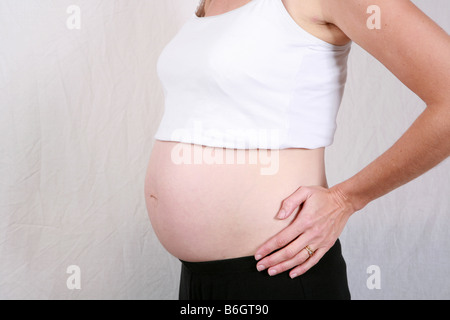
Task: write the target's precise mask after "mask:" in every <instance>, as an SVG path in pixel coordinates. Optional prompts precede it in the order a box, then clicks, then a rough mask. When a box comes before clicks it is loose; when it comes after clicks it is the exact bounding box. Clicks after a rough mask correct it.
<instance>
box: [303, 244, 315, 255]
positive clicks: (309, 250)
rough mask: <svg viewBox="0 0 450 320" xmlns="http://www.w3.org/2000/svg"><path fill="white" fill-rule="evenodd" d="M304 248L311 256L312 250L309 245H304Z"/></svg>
mask: <svg viewBox="0 0 450 320" xmlns="http://www.w3.org/2000/svg"><path fill="white" fill-rule="evenodd" d="M305 250H306V251H308V254H309V256H310V257H312V256H313V255H314V251H312V250H311V248H310V247H309V246H306V247H305Z"/></svg>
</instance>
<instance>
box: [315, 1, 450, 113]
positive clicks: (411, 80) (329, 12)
mask: <svg viewBox="0 0 450 320" xmlns="http://www.w3.org/2000/svg"><path fill="white" fill-rule="evenodd" d="M317 1H318V3H319V4H320V6H321V14H322V18H323V19H324V20H325V21H327V22H328V23H331V24H333V25H335V26H336V27H337V28H339V30H341V31H342V32H344V33H345V34H346V35H347V36H348V37H349V38H350V39H351V40H352V41H353V42H355V43H357V44H358V45H359V46H361V47H362V48H363V49H364V50H366V51H367V52H368V53H370V54H371V55H372V56H374V57H375V58H376V59H377V60H379V61H380V62H381V63H382V64H383V65H384V66H386V67H387V68H388V69H389V70H390V71H391V72H392V73H393V74H394V75H395V76H396V77H397V78H398V79H400V81H402V82H403V84H405V85H406V86H407V87H409V88H410V89H411V90H412V91H414V92H415V93H416V94H417V95H418V96H419V97H420V98H422V100H424V101H425V102H426V103H427V104H428V105H433V104H438V105H440V104H442V102H443V101H444V103H445V101H448V99H449V94H448V92H450V72H448V70H450V59H448V57H449V56H450V37H449V35H448V34H447V32H445V30H443V29H442V28H441V27H440V26H439V25H438V24H437V23H436V22H435V21H433V20H432V19H431V18H430V17H428V16H427V15H426V14H425V13H424V12H422V11H421V10H420V9H419V8H418V7H417V6H416V5H414V4H413V3H412V2H411V1H410V0H395V1H393V0H345V1H342V0H317Z"/></svg>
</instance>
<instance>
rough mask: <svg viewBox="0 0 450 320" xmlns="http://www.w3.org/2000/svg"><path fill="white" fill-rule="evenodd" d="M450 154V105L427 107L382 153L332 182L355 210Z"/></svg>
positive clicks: (333, 188)
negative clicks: (339, 179) (353, 172)
mask: <svg viewBox="0 0 450 320" xmlns="http://www.w3.org/2000/svg"><path fill="white" fill-rule="evenodd" d="M449 155H450V105H445V106H444V105H441V106H437V107H436V108H431V107H427V108H426V109H425V110H424V112H422V114H421V115H420V116H419V117H418V118H417V119H416V120H415V121H414V123H413V124H412V125H411V127H409V128H408V130H407V131H406V132H405V133H404V134H403V135H402V136H401V137H400V139H399V140H397V141H396V142H395V143H394V145H393V146H392V147H390V148H389V149H388V150H387V151H386V152H384V153H383V154H382V155H381V156H379V157H378V158H377V159H375V160H374V161H373V162H371V163H370V164H369V165H367V166H366V167H365V168H364V169H362V170H361V171H360V172H358V173H357V174H355V175H354V176H352V177H351V178H349V179H347V180H345V181H343V182H341V183H339V184H337V185H335V186H333V187H331V188H330V190H335V191H337V192H338V193H339V194H340V195H341V196H343V197H344V198H346V199H345V201H348V202H349V203H350V204H351V205H352V206H353V208H354V210H355V211H358V210H361V209H362V208H364V207H365V206H366V205H367V204H368V203H370V202H371V201H373V200H375V199H377V198H379V197H381V196H383V195H385V194H387V193H389V192H390V191H392V190H394V189H396V188H398V187H400V186H402V185H404V184H405V183H407V182H409V181H411V180H413V179H415V178H417V177H418V176H420V175H422V174H424V173H425V172H427V171H428V170H429V169H431V168H433V167H435V166H436V165H437V164H439V163H440V162H442V161H443V160H445V159H446V158H447V157H448V156H449Z"/></svg>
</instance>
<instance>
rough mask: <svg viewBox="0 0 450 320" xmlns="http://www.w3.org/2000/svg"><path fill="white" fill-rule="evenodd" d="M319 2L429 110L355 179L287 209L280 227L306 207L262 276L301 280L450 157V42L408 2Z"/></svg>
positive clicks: (288, 203)
mask: <svg viewBox="0 0 450 320" xmlns="http://www.w3.org/2000/svg"><path fill="white" fill-rule="evenodd" d="M318 1H320V3H321V6H322V11H323V15H324V17H326V20H327V21H328V22H330V23H332V24H334V25H336V26H337V27H338V28H340V29H341V30H342V31H343V32H344V33H345V34H346V35H347V36H348V37H349V38H350V39H352V40H353V41H354V42H355V43H357V44H359V45H360V46H361V47H362V48H363V49H365V50H366V51H367V52H369V53H370V54H372V55H373V56H374V57H375V58H376V59H378V60H379V61H380V62H381V63H382V64H384V65H385V66H386V67H387V68H388V69H389V70H390V71H391V72H392V73H393V74H394V75H395V76H396V77H397V78H398V79H399V80H400V81H402V82H403V83H404V84H405V85H406V86H407V87H408V88H410V89H411V90H412V91H414V92H415V93H416V94H417V95H418V96H419V97H420V98H421V99H422V100H423V101H424V102H425V103H426V105H427V107H426V109H425V110H424V111H423V112H422V114H421V115H420V116H419V117H418V118H417V119H416V120H415V122H414V123H413V124H412V125H411V127H410V128H409V129H408V130H407V131H406V132H405V133H404V134H403V135H402V137H401V138H400V139H399V140H398V141H397V142H396V143H395V144H394V145H393V146H392V147H391V148H389V149H388V150H387V151H386V152H385V153H383V154H382V155H381V156H379V157H378V158H377V159H375V160H374V161H373V162H372V163H370V164H369V165H368V166H367V167H365V168H364V169H363V170H361V171H360V172H358V173H357V174H355V175H354V176H353V177H351V178H350V179H348V180H346V181H343V182H341V183H339V184H337V185H335V186H333V187H331V188H329V189H326V188H323V187H319V186H301V187H300V188H299V189H298V190H297V191H296V192H295V193H293V194H292V195H291V196H290V197H288V198H287V199H285V200H284V201H283V205H282V208H281V209H280V213H279V215H278V217H279V218H280V219H284V218H286V217H288V216H289V215H290V214H292V213H293V212H294V211H295V209H296V208H298V206H299V205H301V204H303V206H302V208H301V210H300V211H299V213H298V215H297V217H296V218H295V220H294V221H293V223H291V225H289V226H288V227H287V228H286V229H284V230H283V231H281V232H280V233H279V234H277V235H276V236H274V237H273V238H271V239H270V240H269V241H267V242H266V243H265V244H263V245H262V246H261V247H260V248H259V249H258V250H257V252H256V254H255V258H256V259H257V260H260V261H259V262H258V269H259V270H263V269H268V270H269V274H272V275H274V274H278V273H280V272H284V271H286V270H289V269H291V268H293V270H292V271H291V272H290V275H291V277H295V276H298V275H300V274H302V273H304V272H306V271H307V270H309V269H310V268H311V267H312V266H314V265H315V264H316V263H317V262H318V261H319V260H320V259H321V258H322V257H323V255H324V254H325V253H326V252H327V251H328V250H329V249H330V248H331V246H332V245H333V244H334V242H335V241H336V239H337V238H338V237H339V235H340V234H341V232H342V230H343V228H344V227H345V224H346V222H347V220H348V219H349V218H350V216H351V215H352V214H353V213H354V212H356V211H358V210H360V209H362V208H363V207H364V206H366V205H367V204H368V203H369V202H370V201H372V200H374V199H376V198H378V197H380V196H383V195H385V194H387V193H388V192H390V191H392V190H394V189H396V188H398V187H399V186H401V185H403V184H405V183H407V182H409V181H411V180H413V179H414V178H416V177H418V176H420V175H421V174H423V173H425V172H426V171H428V170H429V169H431V168H432V167H434V166H436V165H437V164H438V163H440V162H441V161H443V160H444V159H446V158H447V157H448V156H449V155H450V38H449V36H448V34H447V33H446V32H445V31H444V30H442V29H441V28H440V27H439V26H438V25H437V24H436V23H434V22H433V21H432V20H431V19H430V18H428V17H427V16H426V15H425V14H424V13H423V12H422V11H420V10H419V9H418V8H417V7H416V6H415V5H414V4H413V3H412V2H410V1H408V0H345V1H343V0H318ZM371 5H376V6H378V8H379V9H380V10H381V11H380V12H381V26H380V27H381V28H380V29H369V28H368V27H367V24H366V22H367V19H368V17H369V15H368V14H367V8H368V7H369V6H371ZM307 245H308V246H309V247H311V248H312V249H313V250H314V251H315V254H314V255H313V256H312V257H309V255H308V252H307V251H306V250H304V248H305V247H306V246H307ZM280 248H282V249H280ZM277 249H280V250H278V251H277V252H276V253H273V254H272V252H273V251H274V250H277ZM294 267H295V268H294Z"/></svg>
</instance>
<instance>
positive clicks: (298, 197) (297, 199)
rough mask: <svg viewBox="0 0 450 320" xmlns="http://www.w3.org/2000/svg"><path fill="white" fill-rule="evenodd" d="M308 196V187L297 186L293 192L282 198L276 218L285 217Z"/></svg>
mask: <svg viewBox="0 0 450 320" xmlns="http://www.w3.org/2000/svg"><path fill="white" fill-rule="evenodd" d="M308 197H309V190H308V188H307V187H299V188H298V189H297V190H296V191H295V192H294V193H293V194H291V195H290V196H289V197H287V198H286V199H284V200H283V202H282V204H281V209H280V211H278V214H277V218H278V219H281V220H283V219H287V218H288V217H289V216H290V215H291V214H292V213H293V212H294V211H295V210H296V209H297V208H298V207H299V206H300V205H301V204H302V203H303V202H305V201H306V199H308Z"/></svg>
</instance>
